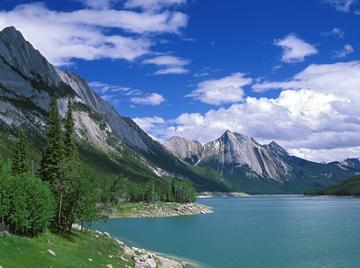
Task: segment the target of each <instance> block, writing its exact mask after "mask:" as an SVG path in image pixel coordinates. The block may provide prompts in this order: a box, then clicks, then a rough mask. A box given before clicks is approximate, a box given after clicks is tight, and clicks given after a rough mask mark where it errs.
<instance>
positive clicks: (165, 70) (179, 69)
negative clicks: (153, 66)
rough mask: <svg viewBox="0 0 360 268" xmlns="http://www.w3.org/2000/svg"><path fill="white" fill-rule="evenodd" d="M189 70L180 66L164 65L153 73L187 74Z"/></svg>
mask: <svg viewBox="0 0 360 268" xmlns="http://www.w3.org/2000/svg"><path fill="white" fill-rule="evenodd" d="M187 73H189V70H188V69H186V68H184V67H182V66H174V67H166V68H161V69H159V70H157V71H156V72H154V74H155V75H164V74H187Z"/></svg>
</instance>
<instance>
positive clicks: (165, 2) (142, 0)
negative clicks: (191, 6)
mask: <svg viewBox="0 0 360 268" xmlns="http://www.w3.org/2000/svg"><path fill="white" fill-rule="evenodd" d="M185 3H186V0H126V1H125V3H124V6H125V7H126V8H141V9H145V10H147V9H150V10H158V9H162V8H165V7H169V6H173V5H181V4H185Z"/></svg>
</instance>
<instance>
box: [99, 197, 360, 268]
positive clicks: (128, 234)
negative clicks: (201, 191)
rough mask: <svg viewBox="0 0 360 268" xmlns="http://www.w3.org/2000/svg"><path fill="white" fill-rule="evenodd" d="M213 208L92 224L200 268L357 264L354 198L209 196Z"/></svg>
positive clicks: (359, 220)
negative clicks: (205, 211) (198, 213)
mask: <svg viewBox="0 0 360 268" xmlns="http://www.w3.org/2000/svg"><path fill="white" fill-rule="evenodd" d="M199 202H200V203H203V204H206V205H209V206H212V207H214V209H215V213H213V214H209V215H201V216H188V217H176V218H160V219H111V220H109V221H107V222H106V223H97V224H95V225H94V226H93V227H94V228H96V229H99V230H103V231H108V232H110V233H111V234H112V235H114V236H117V237H119V238H122V239H123V240H125V241H127V242H130V243H132V244H133V245H136V246H138V247H142V248H146V249H151V250H153V251H157V252H162V253H167V254H170V255H173V256H178V257H182V258H185V259H190V260H193V261H195V262H197V263H198V264H199V266H200V267H221V268H222V267H226V268H230V267H276V268H279V267H289V268H290V267H291V268H293V267H306V268H312V267H322V268H323V267H326V268H331V267H344V268H345V267H346V268H351V267H354V268H355V267H356V268H358V267H360V199H357V198H336V197H303V196H251V197H243V198H209V199H201V200H200V201H199Z"/></svg>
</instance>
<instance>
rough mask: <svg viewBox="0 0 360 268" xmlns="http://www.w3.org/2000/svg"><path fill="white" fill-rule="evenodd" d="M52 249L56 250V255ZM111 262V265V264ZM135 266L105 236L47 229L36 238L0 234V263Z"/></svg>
mask: <svg viewBox="0 0 360 268" xmlns="http://www.w3.org/2000/svg"><path fill="white" fill-rule="evenodd" d="M48 250H51V251H53V252H54V253H55V254H56V255H55V256H53V255H52V254H51V253H49V251H48ZM110 265H111V266H110ZM127 265H128V266H130V267H134V261H133V260H132V259H127V261H125V257H124V256H122V255H121V252H120V250H119V245H118V244H117V243H116V242H115V241H114V240H113V239H110V238H108V237H105V236H99V235H96V234H94V233H90V232H82V233H80V232H73V233H71V235H68V236H66V237H62V236H58V235H54V234H52V233H49V232H46V233H44V234H42V235H40V236H38V237H35V238H24V237H18V236H12V235H11V236H8V237H5V238H0V266H3V267H4V268H8V267H9V268H11V267H17V268H22V267H24V268H27V267H39V268H42V267H69V268H70V267H74V268H75V267H97V268H99V267H114V268H115V267H127Z"/></svg>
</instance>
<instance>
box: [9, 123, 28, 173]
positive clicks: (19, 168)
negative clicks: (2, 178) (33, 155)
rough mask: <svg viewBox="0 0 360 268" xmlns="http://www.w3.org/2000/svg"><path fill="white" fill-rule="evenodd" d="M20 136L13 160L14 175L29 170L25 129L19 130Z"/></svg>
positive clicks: (12, 169) (12, 170)
mask: <svg viewBox="0 0 360 268" xmlns="http://www.w3.org/2000/svg"><path fill="white" fill-rule="evenodd" d="M19 134H20V135H19V138H18V140H17V142H16V144H15V152H14V155H13V157H12V162H11V172H12V174H13V175H19V174H23V173H25V172H27V171H28V167H27V163H26V160H27V141H26V135H25V131H24V129H21V130H20V131H19Z"/></svg>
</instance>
